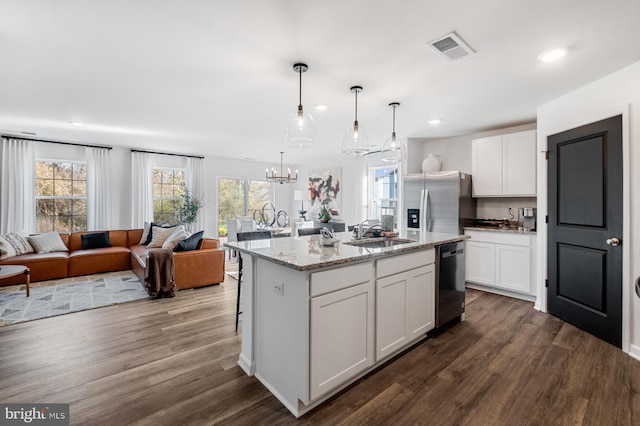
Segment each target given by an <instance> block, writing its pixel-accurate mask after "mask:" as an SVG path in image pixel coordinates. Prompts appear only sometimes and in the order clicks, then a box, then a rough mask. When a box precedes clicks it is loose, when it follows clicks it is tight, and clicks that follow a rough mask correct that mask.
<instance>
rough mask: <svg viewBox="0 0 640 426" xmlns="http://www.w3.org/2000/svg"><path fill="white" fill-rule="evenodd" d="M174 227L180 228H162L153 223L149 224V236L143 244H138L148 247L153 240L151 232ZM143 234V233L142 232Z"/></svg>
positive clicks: (170, 226) (169, 226)
mask: <svg viewBox="0 0 640 426" xmlns="http://www.w3.org/2000/svg"><path fill="white" fill-rule="evenodd" d="M176 226H180V225H168V226H162V225H157V224H155V223H153V222H151V224H150V226H149V234H148V235H147V239H146V240H144V243H140V244H142V245H145V246H148V245H149V243H150V242H151V240H152V239H153V230H154V229H158V228H162V229H169V228H175V227H176ZM143 233H144V231H143ZM140 241H142V238H141V239H140Z"/></svg>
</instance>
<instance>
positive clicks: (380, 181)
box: [368, 166, 398, 229]
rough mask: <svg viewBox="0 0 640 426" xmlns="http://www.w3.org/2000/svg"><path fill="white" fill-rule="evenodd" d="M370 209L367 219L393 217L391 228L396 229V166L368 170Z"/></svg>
mask: <svg viewBox="0 0 640 426" xmlns="http://www.w3.org/2000/svg"><path fill="white" fill-rule="evenodd" d="M369 185H370V189H369V193H370V194H371V200H370V201H371V202H370V205H371V209H370V212H369V215H368V217H369V218H370V219H379V220H380V221H381V222H382V225H383V226H384V225H385V217H388V216H393V228H394V229H398V166H382V167H371V168H370V169H369Z"/></svg>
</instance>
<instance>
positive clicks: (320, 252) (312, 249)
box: [224, 232, 470, 271]
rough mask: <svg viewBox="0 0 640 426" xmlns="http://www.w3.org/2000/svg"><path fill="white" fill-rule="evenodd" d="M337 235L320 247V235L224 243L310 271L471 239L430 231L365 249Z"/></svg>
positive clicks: (347, 236)
mask: <svg viewBox="0 0 640 426" xmlns="http://www.w3.org/2000/svg"><path fill="white" fill-rule="evenodd" d="M336 235H337V236H340V241H339V242H338V243H337V244H336V245H335V246H323V245H322V241H321V237H320V235H311V236H304V237H290V238H273V239H270V240H269V239H267V240H254V241H243V242H233V243H224V246H225V247H229V248H233V249H234V250H238V251H240V252H242V253H247V254H250V255H252V256H256V257H258V258H261V259H264V260H267V261H269V262H273V263H276V264H279V265H282V266H285V267H287V268H291V269H294V270H297V271H312V270H316V269H324V268H327V267H331V266H338V265H345V264H348V263H358V262H363V261H367V260H372V259H379V258H383V257H387V256H395V255H399V254H402V253H410V252H413V251H419V250H428V249H430V248H434V247H436V246H439V245H443V244H448V243H453V242H457V241H463V240H466V239H469V238H470V237H469V236H468V235H455V234H431V235H427V236H425V237H421V238H420V239H419V240H417V241H415V242H412V243H406V244H400V245H397V246H391V247H381V248H364V247H358V246H352V245H348V244H344V243H345V242H349V241H351V233H350V232H343V233H338V234H336ZM285 240H290V241H288V242H289V243H290V244H289V247H287V246H286V243H285ZM278 246H282V247H278ZM305 247H307V251H306V253H305V252H304V251H305V250H304V248H305ZM296 249H297V250H296ZM295 252H298V253H301V255H300V256H301V257H302V259H298V254H296V253H295ZM336 252H337V253H336Z"/></svg>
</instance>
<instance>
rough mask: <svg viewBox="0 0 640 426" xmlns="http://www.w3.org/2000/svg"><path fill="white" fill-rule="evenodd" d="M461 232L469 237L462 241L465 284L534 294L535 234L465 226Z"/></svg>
mask: <svg viewBox="0 0 640 426" xmlns="http://www.w3.org/2000/svg"><path fill="white" fill-rule="evenodd" d="M465 235H469V236H470V237H471V239H469V240H467V242H466V246H467V258H466V259H467V261H466V262H467V263H466V275H465V281H466V282H467V285H468V286H469V287H474V286H476V287H477V288H480V289H482V290H489V291H491V290H499V291H496V292H498V293H500V294H508V295H512V296H516V297H520V296H522V295H526V296H527V297H522V298H525V299H527V300H530V299H531V297H529V296H535V294H536V290H535V263H536V260H535V259H536V257H535V256H536V255H535V244H536V236H535V234H522V233H515V232H513V233H511V232H494V231H478V230H473V231H470V230H465ZM505 292H507V293H505Z"/></svg>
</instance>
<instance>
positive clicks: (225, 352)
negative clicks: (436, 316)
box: [0, 278, 640, 425]
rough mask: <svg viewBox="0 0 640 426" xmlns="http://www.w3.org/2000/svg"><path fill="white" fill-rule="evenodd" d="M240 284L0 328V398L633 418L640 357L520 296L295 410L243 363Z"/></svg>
mask: <svg viewBox="0 0 640 426" xmlns="http://www.w3.org/2000/svg"><path fill="white" fill-rule="evenodd" d="M235 296H236V281H235V280H233V279H230V278H227V281H226V282H225V283H223V284H222V285H220V286H215V287H208V288H203V289H197V290H184V291H181V292H179V293H178V295H177V297H175V298H173V299H164V300H143V301H137V302H130V303H126V304H122V305H116V306H111V307H106V308H101V309H95V310H91V311H85V312H79V313H75V314H70V315H65V316H60V317H55V318H50V319H45V320H38V321H33V322H29V323H23V324H17V325H12V326H8V327H2V328H0V402H3V403H9V402H30V403H34V402H46V403H55V402H68V403H70V404H71V423H72V424H86V425H89V424H90V425H128V424H137V425H207V424H233V425H245V424H246V425H254V424H285V425H286V424H295V423H303V424H306V423H309V424H326V425H338V424H367V425H372V424H375V425H380V424H396V425H405V424H410V425H414V424H417V425H466V424H469V425H529V424H531V425H549V424H558V425H568V424H572V425H575V424H578V425H580V424H584V425H639V424H640V362H639V361H637V360H634V359H633V358H631V357H629V356H628V355H626V354H624V353H623V352H622V351H620V350H619V349H617V348H615V347H613V346H611V345H609V344H607V343H605V342H603V341H601V340H598V339H596V338H595V337H592V336H590V335H588V334H586V333H584V332H582V331H580V330H578V329H576V328H575V327H573V326H571V325H568V324H566V323H564V322H562V321H560V320H559V319H557V318H554V317H552V316H550V315H547V314H543V313H540V312H537V311H535V310H533V305H532V304H531V303H529V302H524V301H520V300H515V299H509V298H506V297H502V296H497V295H493V294H488V293H483V292H480V291H475V290H468V292H467V302H468V303H467V321H465V322H463V323H461V324H458V325H457V326H455V327H454V328H452V329H451V330H449V331H447V332H445V333H444V334H443V335H441V336H440V337H438V338H434V339H429V340H427V341H425V342H422V343H420V344H418V345H417V346H416V347H415V348H413V349H412V350H411V351H409V352H407V353H405V354H404V355H403V356H402V357H398V358H396V359H394V360H393V361H392V362H390V363H389V364H387V365H386V366H385V367H384V368H382V369H380V370H378V371H376V372H374V373H372V374H370V375H368V376H367V377H365V378H364V379H362V380H360V381H359V382H358V383H356V384H354V385H353V386H351V387H349V388H348V389H347V390H345V391H344V392H342V393H341V394H339V395H338V396H337V397H334V398H333V399H331V400H329V401H328V402H327V403H325V404H324V405H322V406H321V407H319V408H317V409H316V410H314V411H312V412H310V413H308V414H307V415H305V416H304V417H302V418H301V419H300V420H296V419H295V418H294V417H293V416H292V415H291V414H289V412H288V411H287V410H286V409H285V408H284V407H283V406H282V405H281V404H280V403H279V402H278V401H277V400H276V399H275V398H274V397H273V396H271V394H270V393H269V392H268V391H267V390H266V389H265V388H264V387H263V386H262V385H261V384H260V383H259V382H258V381H257V380H256V379H255V378H251V377H247V376H246V375H245V374H244V373H243V372H242V370H241V369H240V368H239V367H238V366H237V364H236V361H237V358H238V353H239V351H240V337H239V336H238V335H236V334H235V332H234V317H235Z"/></svg>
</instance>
